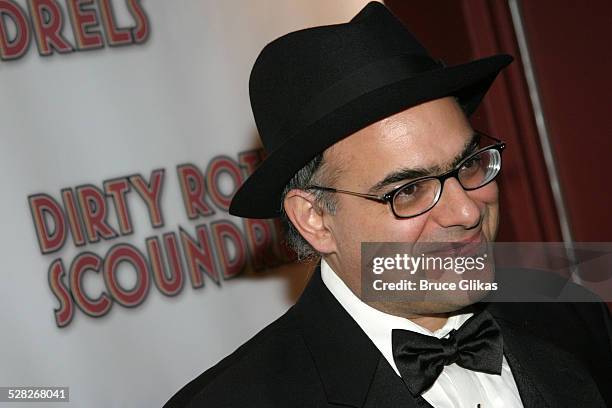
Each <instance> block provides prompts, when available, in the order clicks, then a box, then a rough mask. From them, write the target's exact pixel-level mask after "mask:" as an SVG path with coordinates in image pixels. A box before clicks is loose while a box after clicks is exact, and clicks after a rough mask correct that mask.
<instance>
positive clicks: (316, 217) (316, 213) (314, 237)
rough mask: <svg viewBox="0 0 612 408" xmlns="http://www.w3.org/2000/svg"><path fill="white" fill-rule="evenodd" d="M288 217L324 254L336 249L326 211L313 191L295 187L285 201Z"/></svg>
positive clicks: (318, 250) (306, 238)
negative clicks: (317, 200) (321, 207)
mask: <svg viewBox="0 0 612 408" xmlns="http://www.w3.org/2000/svg"><path fill="white" fill-rule="evenodd" d="M283 206H284V207H285V213H286V214H287V217H288V218H289V220H290V221H291V223H292V224H293V226H294V227H295V229H296V230H297V231H298V232H299V233H300V235H301V236H302V237H304V239H305V240H306V241H308V243H309V244H310V245H312V247H313V248H314V249H315V250H316V251H317V252H320V253H322V254H329V253H332V252H335V251H336V243H335V240H334V237H333V234H332V233H331V231H330V230H329V228H328V226H327V223H326V218H328V217H326V215H327V214H326V213H325V212H324V211H323V210H321V209H320V208H319V207H318V206H317V204H316V202H315V197H314V195H312V194H311V193H308V192H307V191H304V190H298V189H294V190H291V191H289V192H288V193H287V195H286V196H285V200H284V202H283Z"/></svg>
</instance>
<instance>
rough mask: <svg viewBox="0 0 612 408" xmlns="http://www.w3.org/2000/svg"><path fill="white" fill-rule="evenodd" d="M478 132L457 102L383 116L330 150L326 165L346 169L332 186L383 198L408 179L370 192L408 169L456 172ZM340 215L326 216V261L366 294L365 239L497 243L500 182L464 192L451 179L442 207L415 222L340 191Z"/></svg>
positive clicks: (433, 103) (440, 101) (448, 100)
mask: <svg viewBox="0 0 612 408" xmlns="http://www.w3.org/2000/svg"><path fill="white" fill-rule="evenodd" d="M472 136H473V130H472V128H471V126H470V125H469V123H468V121H467V118H466V117H465V115H464V113H463V111H462V110H461V108H460V107H459V106H458V105H457V103H456V102H455V101H454V99H452V98H443V99H437V100H434V101H431V102H427V103H424V104H421V105H418V106H416V107H413V108H410V109H407V110H405V111H403V112H400V113H398V114H395V115H393V116H390V117H388V118H385V119H383V120H381V121H379V122H376V123H373V124H372V125H370V126H368V127H366V128H364V129H362V130H360V131H358V132H356V133H354V134H353V135H351V136H349V137H347V138H346V139H343V140H342V141H340V142H338V143H336V144H335V145H334V146H332V147H331V148H329V149H328V150H327V151H326V152H325V161H326V163H328V164H329V165H330V167H331V168H336V169H339V170H340V173H339V177H338V178H337V179H336V181H335V183H334V184H333V187H335V188H338V189H343V190H349V191H356V192H364V193H373V194H377V195H382V194H384V193H387V192H388V191H390V190H392V189H393V188H395V187H398V186H400V185H402V184H404V183H406V182H407V181H409V179H406V180H402V181H397V182H392V183H390V184H388V185H386V186H384V187H382V188H380V189H378V190H373V189H372V187H373V186H375V185H376V184H377V183H379V182H380V181H381V180H384V179H386V178H388V177H389V176H390V175H393V174H396V173H397V174H401V173H402V172H406V170H414V169H434V170H433V171H432V174H433V175H436V174H440V173H442V172H445V171H448V170H450V169H451V168H452V164H453V162H456V160H457V159H458V158H460V157H464V156H465V155H466V154H468V153H469V145H470V141H471V140H472ZM335 198H336V199H337V201H338V210H337V211H336V213H335V214H333V215H327V216H325V223H326V225H327V227H328V228H329V230H330V232H331V235H332V236H333V241H334V245H333V249H332V251H331V253H329V254H326V256H325V258H326V260H327V261H328V262H329V263H330V265H331V266H332V268H333V269H334V270H335V271H336V273H338V275H339V276H340V277H341V278H342V279H343V280H344V281H345V283H346V284H347V285H348V286H349V287H350V288H351V289H352V290H353V291H354V292H355V293H357V294H358V293H360V285H361V283H360V279H361V274H360V273H361V272H360V268H361V265H360V252H361V243H362V242H410V243H419V242H421V243H423V242H458V241H465V240H471V239H476V240H477V239H480V238H482V239H483V240H486V241H493V240H494V238H495V235H496V232H497V224H498V188H497V184H496V183H495V182H492V183H489V184H488V185H486V186H484V187H482V188H480V189H477V190H473V191H465V190H464V189H463V188H462V187H461V185H460V184H459V182H458V181H457V179H455V178H450V179H447V180H446V182H445V184H444V187H443V191H442V196H441V197H440V200H439V202H438V203H437V204H436V206H435V207H434V208H432V209H431V210H430V211H428V212H426V213H424V214H421V215H419V216H417V217H414V218H408V219H399V218H396V217H395V216H394V215H393V213H392V212H391V208H390V206H389V205H388V204H386V205H385V204H381V203H378V202H375V201H371V200H367V199H363V198H360V197H355V196H351V195H347V194H336V197H335Z"/></svg>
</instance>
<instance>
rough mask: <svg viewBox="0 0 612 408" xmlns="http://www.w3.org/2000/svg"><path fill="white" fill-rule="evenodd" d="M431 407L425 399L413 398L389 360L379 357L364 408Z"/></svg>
mask: <svg viewBox="0 0 612 408" xmlns="http://www.w3.org/2000/svg"><path fill="white" fill-rule="evenodd" d="M381 407H384V408H433V407H432V406H431V405H430V404H429V403H428V402H427V401H425V399H423V398H422V397H419V398H417V399H415V398H414V397H413V396H412V394H411V393H410V391H408V388H407V387H406V386H405V385H404V383H403V382H402V379H401V378H400V377H399V376H398V375H397V374H396V373H395V371H393V368H391V366H390V365H389V362H388V361H387V360H386V359H385V358H383V357H381V358H380V360H379V363H378V367H377V369H376V373H375V374H374V379H373V380H372V385H371V386H370V391H369V392H368V396H367V399H366V402H365V405H364V408H381Z"/></svg>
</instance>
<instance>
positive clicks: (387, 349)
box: [321, 259, 473, 375]
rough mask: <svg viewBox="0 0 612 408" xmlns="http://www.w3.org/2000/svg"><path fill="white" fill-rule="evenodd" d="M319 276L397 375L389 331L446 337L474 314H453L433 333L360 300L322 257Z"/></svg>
mask: <svg viewBox="0 0 612 408" xmlns="http://www.w3.org/2000/svg"><path fill="white" fill-rule="evenodd" d="M321 278H322V280H323V283H324V284H325V286H327V288H328V289H329V291H330V292H331V293H332V295H333V296H334V297H335V298H336V299H337V300H338V302H339V303H340V305H342V307H343V308H344V309H345V310H346V311H347V312H348V314H349V315H351V317H352V318H353V320H355V322H357V324H358V325H359V327H361V329H362V330H363V331H364V332H365V334H366V335H367V336H368V337H369V338H370V340H372V342H373V343H374V345H375V346H376V347H377V348H378V349H379V350H380V352H381V353H382V355H383V356H384V357H385V358H386V359H387V361H388V362H389V364H390V365H391V367H393V369H394V370H395V372H396V373H398V375H399V371H398V369H397V367H396V365H395V361H394V360H393V348H392V344H391V331H392V330H393V329H404V330H410V331H413V332H416V333H421V334H424V335H426V336H435V337H438V338H443V337H445V336H447V335H448V333H449V332H450V331H451V330H453V329H455V330H456V329H458V328H459V327H461V325H462V324H463V323H464V322H465V321H466V320H468V319H469V318H470V317H472V315H473V313H462V314H455V315H452V316H450V317H449V318H448V320H447V321H446V323H445V324H444V326H443V327H441V328H440V329H438V330H436V331H434V332H432V331H430V330H428V329H426V328H424V327H422V326H419V325H418V324H416V323H414V322H413V321H411V320H408V319H406V318H403V317H399V316H394V315H391V314H388V313H384V312H381V311H380V310H377V309H374V308H373V307H371V306H369V305H368V304H366V303H364V302H362V301H361V299H359V298H358V297H357V296H356V295H355V294H354V293H353V292H352V291H351V290H350V289H349V288H348V286H346V284H345V283H344V281H343V280H342V279H340V277H339V276H338V275H337V274H336V273H335V272H334V270H333V269H332V268H331V267H330V266H329V264H328V263H327V262H325V260H324V259H321Z"/></svg>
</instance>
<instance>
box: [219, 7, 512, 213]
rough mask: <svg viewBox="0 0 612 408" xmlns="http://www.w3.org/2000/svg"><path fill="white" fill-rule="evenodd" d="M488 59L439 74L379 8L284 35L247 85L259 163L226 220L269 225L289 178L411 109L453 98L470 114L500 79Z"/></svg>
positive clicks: (498, 61)
mask: <svg viewBox="0 0 612 408" xmlns="http://www.w3.org/2000/svg"><path fill="white" fill-rule="evenodd" d="M510 62H512V57H511V56H509V55H495V56H492V57H488V58H483V59H479V60H476V61H472V62H469V63H466V64H461V65H455V66H448V67H447V66H445V65H444V64H442V63H441V62H439V61H436V60H435V59H433V58H431V57H430V56H429V55H428V53H427V51H426V50H425V48H424V47H423V46H422V45H421V44H420V43H419V42H418V41H417V39H416V38H415V37H414V36H413V35H412V34H411V33H410V32H409V31H408V30H407V29H406V28H405V27H404V25H403V24H402V23H401V22H400V21H399V20H398V19H397V18H396V17H395V16H394V15H393V14H392V13H391V12H390V11H389V10H388V9H387V8H386V7H385V6H384V5H382V4H381V3H378V2H371V3H369V4H368V5H367V6H365V7H364V8H363V10H361V11H360V12H359V14H357V15H356V16H355V17H354V18H353V19H352V20H351V21H350V22H348V23H344V24H336V25H329V26H321V27H313V28H308V29H305V30H300V31H296V32H293V33H289V34H287V35H285V36H283V37H280V38H278V39H276V40H275V41H273V42H271V43H270V44H268V45H267V46H266V47H265V48H264V49H263V50H262V52H261V53H260V54H259V57H258V58H257V60H256V61H255V64H254V66H253V70H252V71H251V77H250V80H249V92H250V97H251V107H252V108H253V115H254V117H255V122H256V124H257V129H258V131H259V135H260V137H261V139H262V142H263V145H264V148H265V151H266V153H267V157H266V159H265V160H264V161H263V162H262V163H261V165H260V166H259V167H258V168H257V169H256V170H255V172H254V173H253V174H251V176H250V177H249V178H248V179H247V180H246V181H245V182H244V184H243V185H242V186H241V187H240V188H239V189H238V191H237V192H236V194H235V195H234V197H233V199H232V203H231V205H230V214H233V215H238V216H241V217H248V218H273V217H278V216H279V215H280V214H281V211H280V210H281V202H280V200H281V195H282V192H283V189H284V187H285V185H286V184H287V183H288V182H289V180H291V178H292V177H293V176H294V175H295V173H296V172H297V171H298V170H300V169H301V168H302V167H303V166H304V165H306V164H307V163H308V162H309V161H310V160H312V159H313V158H314V157H315V156H316V155H318V154H319V153H321V152H323V151H324V150H325V149H327V148H328V147H329V146H331V145H333V144H334V143H336V142H338V141H339V140H341V139H342V138H344V137H346V136H349V135H350V134H352V133H354V132H356V131H358V130H359V129H362V128H364V127H366V126H368V125H370V124H372V123H374V122H376V121H378V120H381V119H383V118H385V117H388V116H391V115H393V114H395V113H398V112H400V111H402V110H405V109H407V108H410V107H412V106H415V105H418V104H420V103H423V102H426V101H429V100H433V99H438V98H442V97H445V96H451V95H452V96H456V97H457V98H458V100H459V103H460V104H461V106H462V107H463V109H464V111H465V112H466V113H467V114H468V115H469V114H471V113H472V112H473V111H474V110H475V109H476V107H477V106H478V104H479V103H480V101H481V100H482V98H483V97H484V95H485V93H486V92H487V90H488V89H489V87H490V85H491V83H492V82H493V80H494V79H495V77H496V76H497V74H498V73H499V71H500V70H501V69H502V68H504V67H505V66H506V65H508V64H509V63H510Z"/></svg>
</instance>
